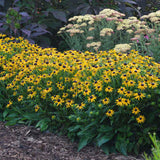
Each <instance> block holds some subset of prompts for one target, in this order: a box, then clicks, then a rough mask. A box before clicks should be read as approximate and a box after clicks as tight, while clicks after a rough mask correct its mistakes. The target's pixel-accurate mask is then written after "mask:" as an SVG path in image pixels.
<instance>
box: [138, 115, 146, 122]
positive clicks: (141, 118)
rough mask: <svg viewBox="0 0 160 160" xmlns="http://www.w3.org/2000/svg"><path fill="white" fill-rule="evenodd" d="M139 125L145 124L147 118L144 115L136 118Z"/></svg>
mask: <svg viewBox="0 0 160 160" xmlns="http://www.w3.org/2000/svg"><path fill="white" fill-rule="evenodd" d="M136 120H137V122H138V123H144V121H145V117H144V116H143V115H140V116H139V117H138V118H136Z"/></svg>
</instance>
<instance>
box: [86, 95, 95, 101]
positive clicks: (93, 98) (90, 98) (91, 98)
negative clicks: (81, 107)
mask: <svg viewBox="0 0 160 160" xmlns="http://www.w3.org/2000/svg"><path fill="white" fill-rule="evenodd" d="M95 100H96V96H95V95H91V96H90V97H88V101H89V102H94V101H95Z"/></svg>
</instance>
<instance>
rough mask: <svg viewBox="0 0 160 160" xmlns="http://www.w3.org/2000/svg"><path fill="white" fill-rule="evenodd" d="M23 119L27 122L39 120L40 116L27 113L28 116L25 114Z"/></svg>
mask: <svg viewBox="0 0 160 160" xmlns="http://www.w3.org/2000/svg"><path fill="white" fill-rule="evenodd" d="M23 118H25V119H27V120H38V116H37V114H35V113H26V114H23Z"/></svg>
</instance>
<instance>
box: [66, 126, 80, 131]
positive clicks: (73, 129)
mask: <svg viewBox="0 0 160 160" xmlns="http://www.w3.org/2000/svg"><path fill="white" fill-rule="evenodd" d="M80 127H81V125H76V126H73V127H70V128H68V130H69V132H74V131H77V130H78V129H79V128H80Z"/></svg>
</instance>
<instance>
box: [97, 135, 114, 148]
mask: <svg viewBox="0 0 160 160" xmlns="http://www.w3.org/2000/svg"><path fill="white" fill-rule="evenodd" d="M112 138H113V134H109V135H104V136H102V137H100V138H99V139H98V146H99V147H100V146H101V145H102V144H104V143H106V142H108V141H110V140H111V139H112Z"/></svg>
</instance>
